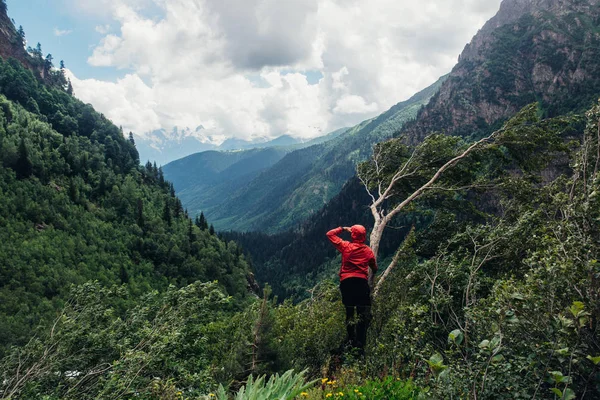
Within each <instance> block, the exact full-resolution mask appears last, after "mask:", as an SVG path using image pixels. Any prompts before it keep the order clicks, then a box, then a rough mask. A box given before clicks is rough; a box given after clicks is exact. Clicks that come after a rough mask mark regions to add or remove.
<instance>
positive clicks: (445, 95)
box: [402, 0, 600, 143]
mask: <svg viewBox="0 0 600 400" xmlns="http://www.w3.org/2000/svg"><path fill="white" fill-rule="evenodd" d="M599 27H600V2H598V1H596V0H591V1H561V0H506V1H503V2H502V5H501V7H500V11H499V12H498V14H497V15H496V16H495V17H494V18H492V19H491V20H490V21H488V22H487V23H486V24H485V26H484V27H483V28H482V29H481V30H480V31H479V32H478V33H477V35H476V36H475V37H474V38H473V40H472V41H471V43H469V44H468V45H467V46H466V47H465V49H464V51H463V53H462V54H461V55H460V58H459V62H458V64H457V65H456V66H455V67H454V69H453V70H452V72H451V73H450V76H449V78H448V80H447V81H446V82H445V83H444V84H443V85H442V87H441V88H440V90H439V92H438V93H437V94H436V95H435V96H434V98H433V99H432V100H431V102H430V103H429V104H428V105H427V106H426V107H425V108H424V109H423V110H422V111H421V112H420V113H419V116H418V117H417V119H416V120H415V121H414V122H412V123H409V124H407V126H406V127H405V128H404V130H403V132H402V134H403V135H405V136H406V138H407V140H409V141H411V142H412V143H417V142H418V141H420V140H422V139H423V138H424V137H425V136H426V135H427V134H429V133H431V132H434V131H442V132H444V133H446V134H450V135H460V136H467V137H474V138H476V137H481V136H483V135H484V134H486V133H489V132H491V131H492V130H493V129H494V128H498V127H499V126H500V125H501V123H502V122H503V121H504V120H506V118H508V117H510V116H511V115H514V113H516V112H517V111H518V110H520V109H521V108H522V107H523V106H525V105H526V104H529V103H531V102H535V101H539V102H540V103H541V105H542V112H543V113H544V115H546V116H554V115H560V114H563V113H566V112H570V111H583V110H585V109H587V108H588V107H589V105H590V104H591V103H592V102H593V101H595V99H596V97H597V95H598V92H599V90H600V78H599V77H600V33H599Z"/></svg>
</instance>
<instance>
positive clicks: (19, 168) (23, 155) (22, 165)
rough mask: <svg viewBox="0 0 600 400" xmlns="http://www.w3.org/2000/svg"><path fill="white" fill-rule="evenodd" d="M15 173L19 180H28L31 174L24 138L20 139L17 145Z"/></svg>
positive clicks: (31, 165)
mask: <svg viewBox="0 0 600 400" xmlns="http://www.w3.org/2000/svg"><path fill="white" fill-rule="evenodd" d="M15 171H16V173H17V178H19V179H25V178H29V177H30V176H31V174H33V164H32V163H31V160H30V159H29V150H28V149H27V145H26V144H25V138H21V143H20V144H19V157H18V158H17V162H16V165H15Z"/></svg>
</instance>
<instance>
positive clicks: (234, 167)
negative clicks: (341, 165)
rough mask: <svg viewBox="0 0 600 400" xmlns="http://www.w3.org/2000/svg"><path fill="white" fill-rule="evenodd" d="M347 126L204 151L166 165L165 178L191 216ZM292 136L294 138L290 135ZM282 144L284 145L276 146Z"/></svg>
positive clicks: (210, 206)
mask: <svg viewBox="0 0 600 400" xmlns="http://www.w3.org/2000/svg"><path fill="white" fill-rule="evenodd" d="M346 130H347V129H346V128H343V129H339V130H337V131H334V132H331V133H330V134H328V135H325V136H322V137H319V138H316V139H313V140H310V141H307V142H304V143H291V144H287V145H286V142H288V141H289V140H287V139H286V138H284V137H282V138H279V139H275V140H273V141H271V142H269V143H265V144H263V145H265V146H267V145H268V147H264V148H263V147H259V148H253V149H249V150H239V151H205V152H201V153H197V154H193V155H191V156H188V157H185V158H182V159H181V160H177V161H173V162H171V163H169V164H167V165H165V166H164V168H163V170H164V174H165V177H166V178H167V179H168V180H169V181H171V182H173V184H174V186H175V191H176V192H177V197H179V198H180V199H181V201H182V202H183V204H184V205H185V206H186V208H187V209H188V210H189V211H190V213H191V214H192V215H194V214H200V213H201V212H203V211H204V210H210V209H212V208H214V207H218V206H219V205H220V204H221V203H222V201H223V199H226V198H228V197H229V196H231V193H233V192H235V191H237V190H239V189H240V188H241V187H244V186H246V185H247V184H248V182H251V181H252V180H253V179H255V178H256V177H257V176H258V175H260V174H261V173H262V172H264V171H266V170H268V169H269V168H270V167H272V166H273V165H275V164H276V163H277V162H278V161H280V160H281V159H282V158H283V157H285V155H286V154H289V153H291V152H293V151H296V150H299V149H302V148H305V147H310V146H313V145H316V144H319V143H324V142H326V141H328V140H332V139H334V138H336V137H338V136H339V135H341V134H342V133H344V132H345V131H346ZM290 139H291V138H290ZM276 144H281V145H276Z"/></svg>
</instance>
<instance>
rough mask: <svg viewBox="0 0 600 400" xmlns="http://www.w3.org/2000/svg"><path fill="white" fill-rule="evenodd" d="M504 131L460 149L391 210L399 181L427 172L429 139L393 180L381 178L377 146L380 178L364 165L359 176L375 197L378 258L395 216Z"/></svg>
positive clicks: (378, 154)
mask: <svg viewBox="0 0 600 400" xmlns="http://www.w3.org/2000/svg"><path fill="white" fill-rule="evenodd" d="M502 131H503V129H501V130H498V131H495V132H494V133H492V134H491V135H489V136H487V137H485V138H483V139H481V140H479V141H477V142H475V143H473V144H472V145H470V146H469V147H467V148H466V149H461V150H460V151H458V154H456V155H455V156H454V157H453V158H451V159H450V160H449V161H447V162H446V163H445V164H443V165H442V166H441V167H439V168H438V169H437V170H435V171H434V172H433V173H432V174H431V175H430V177H429V179H428V180H427V181H426V183H424V184H422V185H421V186H420V187H419V188H418V189H416V190H415V191H414V192H412V193H411V194H410V195H408V196H407V197H406V198H405V199H404V200H402V201H401V202H400V203H398V204H397V205H395V206H393V208H392V209H391V210H389V211H388V210H386V209H385V208H384V205H385V204H386V202H387V201H389V200H391V199H393V198H394V197H395V196H396V195H397V186H398V185H399V183H400V182H402V181H403V180H406V179H408V178H410V177H414V176H416V175H417V174H421V173H422V172H423V169H424V164H423V162H422V161H423V160H422V157H421V155H422V154H421V153H422V152H423V150H424V148H425V143H426V141H425V142H424V143H422V144H421V145H419V146H417V147H416V148H415V149H414V150H413V151H412V153H411V154H410V156H409V157H408V158H407V159H406V161H404V162H403V163H402V164H401V165H400V167H399V168H398V169H397V170H396V172H395V173H394V174H393V175H392V177H391V179H389V182H386V181H387V180H386V179H383V178H382V177H381V175H382V172H383V170H384V169H385V167H386V166H385V165H381V159H380V158H381V150H380V148H376V149H375V152H374V154H373V158H372V163H373V166H374V168H375V170H374V171H373V172H374V174H375V180H376V182H375V184H374V185H372V184H371V183H372V182H371V180H372V179H371V178H370V177H368V176H365V175H366V174H364V173H361V170H360V168H358V177H359V179H360V180H361V182H362V183H363V185H364V186H365V189H366V190H367V193H368V194H369V196H370V197H371V200H372V201H371V204H370V206H369V208H370V210H371V214H372V215H373V219H374V225H373V230H372V231H371V236H370V245H371V249H372V250H373V253H374V254H375V257H377V253H378V252H379V244H380V242H381V238H382V236H383V232H384V230H385V228H386V227H387V226H388V224H389V223H390V221H392V219H393V218H394V217H395V216H396V215H398V213H400V212H401V211H402V210H403V209H405V208H406V207H407V206H408V205H409V204H410V203H412V202H413V201H414V200H416V199H418V198H419V197H421V196H422V195H423V194H425V193H426V192H427V191H430V190H436V189H438V190H439V189H443V188H440V187H436V186H435V184H436V182H438V181H439V179H440V178H441V177H442V175H443V174H444V172H446V171H447V170H448V169H450V168H452V167H453V166H455V165H456V164H458V163H459V162H460V161H461V160H463V159H465V158H466V157H467V156H468V155H469V154H471V153H473V152H475V151H477V150H481V149H483V148H484V147H486V146H488V145H490V144H493V143H494V142H495V140H496V139H497V137H498V136H499V135H500V133H501V132H502ZM373 186H374V188H375V190H376V193H375V194H374V193H373V190H372V188H373ZM458 189H463V188H458ZM446 190H448V188H446ZM450 190H457V189H450ZM398 259H399V255H398V254H396V255H395V256H394V258H393V260H392V262H391V264H390V265H389V267H388V268H387V269H386V271H385V272H384V273H383V275H382V276H381V278H380V279H379V281H378V282H377V285H376V286H375V290H374V296H377V293H378V292H379V289H380V288H381V285H382V284H383V282H384V281H385V279H386V278H387V277H388V275H389V274H390V272H391V271H392V270H393V268H394V267H395V265H396V264H397V262H398Z"/></svg>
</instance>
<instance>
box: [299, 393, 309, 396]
mask: <svg viewBox="0 0 600 400" xmlns="http://www.w3.org/2000/svg"><path fill="white" fill-rule="evenodd" d="M300 396H302V397H307V396H308V393H306V392H302V393H300Z"/></svg>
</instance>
